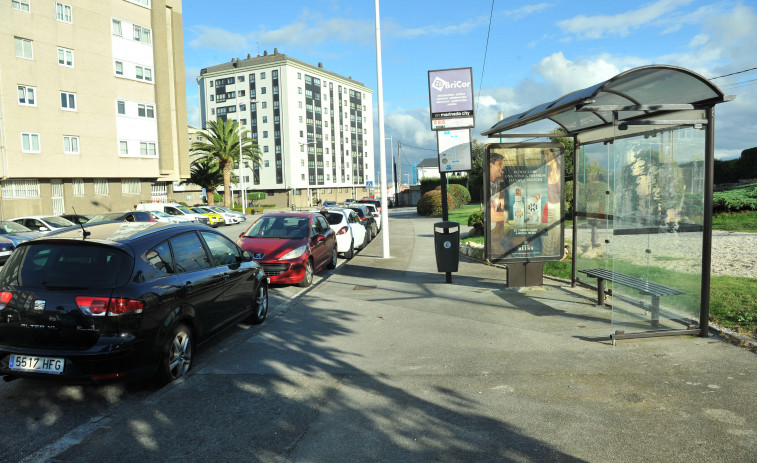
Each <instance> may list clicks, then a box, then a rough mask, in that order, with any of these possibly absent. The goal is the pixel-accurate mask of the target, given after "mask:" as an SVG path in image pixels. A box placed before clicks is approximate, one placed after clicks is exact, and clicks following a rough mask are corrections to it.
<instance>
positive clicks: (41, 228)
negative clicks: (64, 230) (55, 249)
mask: <svg viewBox="0 0 757 463" xmlns="http://www.w3.org/2000/svg"><path fill="white" fill-rule="evenodd" d="M37 231H41V232H43V231H50V229H49V228H47V227H39V228H38V229H37Z"/></svg>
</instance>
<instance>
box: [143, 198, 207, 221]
mask: <svg viewBox="0 0 757 463" xmlns="http://www.w3.org/2000/svg"><path fill="white" fill-rule="evenodd" d="M136 209H137V210H138V211H160V212H165V213H166V214H168V215H170V216H174V217H186V218H188V219H191V220H192V221H194V222H197V223H202V224H205V225H209V224H210V219H209V218H208V217H207V216H205V215H203V214H198V213H196V212H192V211H191V210H190V209H189V208H188V207H187V206H182V205H181V204H178V203H140V204H137V208H136Z"/></svg>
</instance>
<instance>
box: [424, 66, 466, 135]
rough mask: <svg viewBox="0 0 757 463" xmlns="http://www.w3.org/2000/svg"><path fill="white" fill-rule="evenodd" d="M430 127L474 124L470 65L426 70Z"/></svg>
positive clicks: (456, 126)
mask: <svg viewBox="0 0 757 463" xmlns="http://www.w3.org/2000/svg"><path fill="white" fill-rule="evenodd" d="M428 99H429V106H430V108H431V130H445V129H450V128H457V129H462V128H471V127H474V126H475V125H476V124H475V117H474V114H473V70H472V68H458V69H442V70H438V71H428Z"/></svg>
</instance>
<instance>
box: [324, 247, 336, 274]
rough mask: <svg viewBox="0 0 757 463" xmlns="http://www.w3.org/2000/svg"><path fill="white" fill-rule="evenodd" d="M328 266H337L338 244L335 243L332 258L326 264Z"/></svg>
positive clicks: (331, 267)
mask: <svg viewBox="0 0 757 463" xmlns="http://www.w3.org/2000/svg"><path fill="white" fill-rule="evenodd" d="M326 268H328V269H334V268H336V245H334V250H333V251H332V252H331V260H330V261H329V263H328V264H327V265H326Z"/></svg>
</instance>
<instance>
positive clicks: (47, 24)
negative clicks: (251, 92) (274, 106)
mask: <svg viewBox="0 0 757 463" xmlns="http://www.w3.org/2000/svg"><path fill="white" fill-rule="evenodd" d="M186 121H187V110H186V92H185V83H184V49H183V33H182V10H181V0H66V1H62V2H56V1H52V0H6V1H4V2H3V3H2V5H0V182H1V183H2V192H1V196H0V218H2V219H9V218H13V217H17V216H20V215H35V214H62V213H72V212H73V211H74V210H75V211H76V212H77V213H79V214H86V213H97V212H106V211H120V210H129V209H131V208H132V207H133V206H134V204H137V203H139V202H148V201H155V200H157V201H167V200H174V198H173V194H174V191H173V190H174V184H177V185H178V182H180V181H181V180H185V179H188V178H189V174H190V170H189V153H188V149H189V147H188V135H187V123H186Z"/></svg>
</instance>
